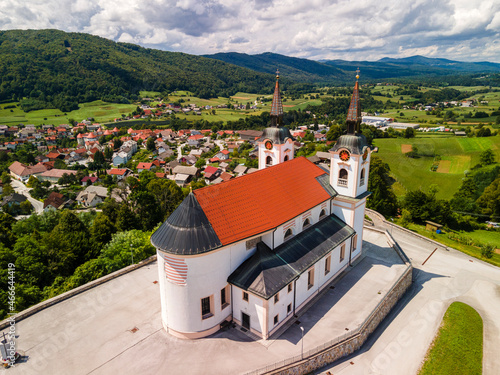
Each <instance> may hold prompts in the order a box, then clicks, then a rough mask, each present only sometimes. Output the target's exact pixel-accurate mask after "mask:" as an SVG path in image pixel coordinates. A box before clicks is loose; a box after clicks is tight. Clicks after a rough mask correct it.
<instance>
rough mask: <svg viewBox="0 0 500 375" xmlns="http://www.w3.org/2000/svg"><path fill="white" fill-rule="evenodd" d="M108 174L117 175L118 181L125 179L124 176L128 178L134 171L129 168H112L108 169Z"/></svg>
mask: <svg viewBox="0 0 500 375" xmlns="http://www.w3.org/2000/svg"><path fill="white" fill-rule="evenodd" d="M106 174H108V175H110V176H112V177H113V176H116V179H117V180H118V181H120V180H123V179H124V178H127V177H128V176H130V175H131V174H132V171H131V170H130V169H128V168H112V169H108V170H107V171H106Z"/></svg>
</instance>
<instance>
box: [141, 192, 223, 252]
mask: <svg viewBox="0 0 500 375" xmlns="http://www.w3.org/2000/svg"><path fill="white" fill-rule="evenodd" d="M151 243H152V244H153V246H154V247H156V248H158V249H159V250H161V251H164V252H166V253H169V254H177V255H195V254H202V253H206V252H208V251H211V250H214V249H216V248H218V247H221V246H222V244H221V242H220V240H219V237H217V234H216V233H215V231H214V230H213V228H212V226H211V225H210V222H209V221H208V219H207V216H206V215H205V213H204V212H203V209H202V208H201V206H200V204H199V203H198V200H197V199H196V197H195V196H194V194H193V193H192V192H191V193H189V195H188V196H187V197H186V198H184V200H183V201H182V203H181V204H180V205H179V207H177V209H176V210H175V211H174V212H173V213H172V214H171V215H170V216H169V217H168V219H167V220H166V221H165V222H164V223H163V224H162V226H161V227H160V228H158V230H157V231H156V232H154V233H153V235H152V236H151Z"/></svg>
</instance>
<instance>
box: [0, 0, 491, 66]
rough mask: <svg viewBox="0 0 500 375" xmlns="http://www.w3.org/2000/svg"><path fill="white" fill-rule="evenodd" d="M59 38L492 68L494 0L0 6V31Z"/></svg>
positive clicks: (13, 0) (95, 1) (35, 2)
mask: <svg viewBox="0 0 500 375" xmlns="http://www.w3.org/2000/svg"><path fill="white" fill-rule="evenodd" d="M47 28H52V29H60V30H64V31H75V32H85V33H89V34H94V35H99V36H102V37H104V38H108V39H112V40H115V41H122V42H130V43H135V44H139V45H142V46H145V47H150V48H156V49H162V50H167V51H179V52H185V53H190V54H196V55H201V54H211V53H216V52H242V53H248V54H256V53H262V52H274V53H280V54H284V55H288V56H295V57H303V58H309V59H314V60H319V59H346V60H378V59H380V58H382V57H407V56H412V55H417V54H418V55H423V56H427V57H444V58H449V59H454V60H460V61H492V62H499V63H500V1H498V0H481V1H478V0H451V1H446V0H444V1H443V0H413V1H407V0H382V1H381V0H337V1H326V0H307V1H304V0H280V1H273V0H246V1H241V0H141V1H139V0H24V1H19V0H2V1H1V2H0V29H2V30H9V29H47Z"/></svg>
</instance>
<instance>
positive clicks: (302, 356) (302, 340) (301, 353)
mask: <svg viewBox="0 0 500 375" xmlns="http://www.w3.org/2000/svg"><path fill="white" fill-rule="evenodd" d="M300 330H301V331H302V338H301V340H300V341H301V342H302V349H301V351H300V359H304V327H300Z"/></svg>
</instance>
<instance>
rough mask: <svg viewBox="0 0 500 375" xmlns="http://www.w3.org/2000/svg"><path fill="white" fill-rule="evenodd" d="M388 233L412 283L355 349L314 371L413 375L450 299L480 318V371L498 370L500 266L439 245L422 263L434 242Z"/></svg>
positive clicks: (488, 373)
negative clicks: (410, 267)
mask: <svg viewBox="0 0 500 375" xmlns="http://www.w3.org/2000/svg"><path fill="white" fill-rule="evenodd" d="M375 222H376V224H381V223H379V222H377V221H375ZM392 234H393V237H394V238H395V239H396V241H397V242H398V243H399V244H400V245H401V247H402V248H403V250H404V251H405V253H406V254H407V255H408V257H409V258H410V259H411V261H412V263H413V266H414V268H415V271H414V279H415V280H414V285H413V286H412V288H411V289H410V290H409V291H408V292H407V294H406V296H405V297H404V298H403V300H402V301H400V303H399V304H398V305H397V306H396V310H395V311H394V310H393V311H392V312H391V313H390V315H389V316H388V318H386V320H385V321H384V322H382V324H381V326H379V328H378V329H377V330H376V331H375V333H374V335H372V337H370V338H369V340H368V342H367V343H366V344H365V346H364V347H363V348H362V349H361V350H360V351H359V352H357V353H354V354H353V355H352V356H350V357H347V358H345V359H344V360H341V361H338V362H336V363H335V364H334V365H333V366H328V367H326V368H324V369H322V370H321V371H317V372H316V374H327V372H330V373H331V374H335V375H339V374H349V375H351V374H352V375H358V374H359V375H362V374H363V375H365V374H383V375H391V374H394V375H405V374H411V375H413V374H417V372H418V370H419V367H420V365H421V362H422V360H423V359H424V356H425V354H426V352H427V349H428V347H429V345H430V344H431V342H432V340H433V338H434V336H435V334H436V333H437V330H438V327H439V325H440V323H441V320H442V317H443V315H444V313H445V311H446V309H447V308H448V306H449V305H450V304H451V303H452V302H453V301H461V302H464V303H467V304H469V305H470V306H472V307H473V308H474V309H476V310H477V311H478V313H479V314H480V315H481V317H482V318H483V324H484V344H483V348H484V352H483V374H485V375H496V374H500V356H499V355H498V348H500V319H498V312H499V311H500V269H498V268H497V267H495V266H492V265H490V264H488V263H485V262H482V261H480V260H477V259H475V258H472V257H469V256H467V255H465V254H463V253H461V252H459V251H456V250H446V249H445V248H444V247H439V248H438V250H437V251H436V252H435V253H434V255H432V257H431V258H430V259H429V260H428V261H427V262H426V263H425V265H424V266H422V263H423V261H424V260H425V259H426V258H427V257H428V256H429V255H430V254H431V252H432V251H433V250H434V249H435V248H436V245H434V244H432V243H430V242H428V241H425V240H422V239H419V238H418V237H416V236H413V235H411V234H408V233H406V232H404V231H402V230H398V229H393V230H392ZM351 362H352V363H353V364H351Z"/></svg>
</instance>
